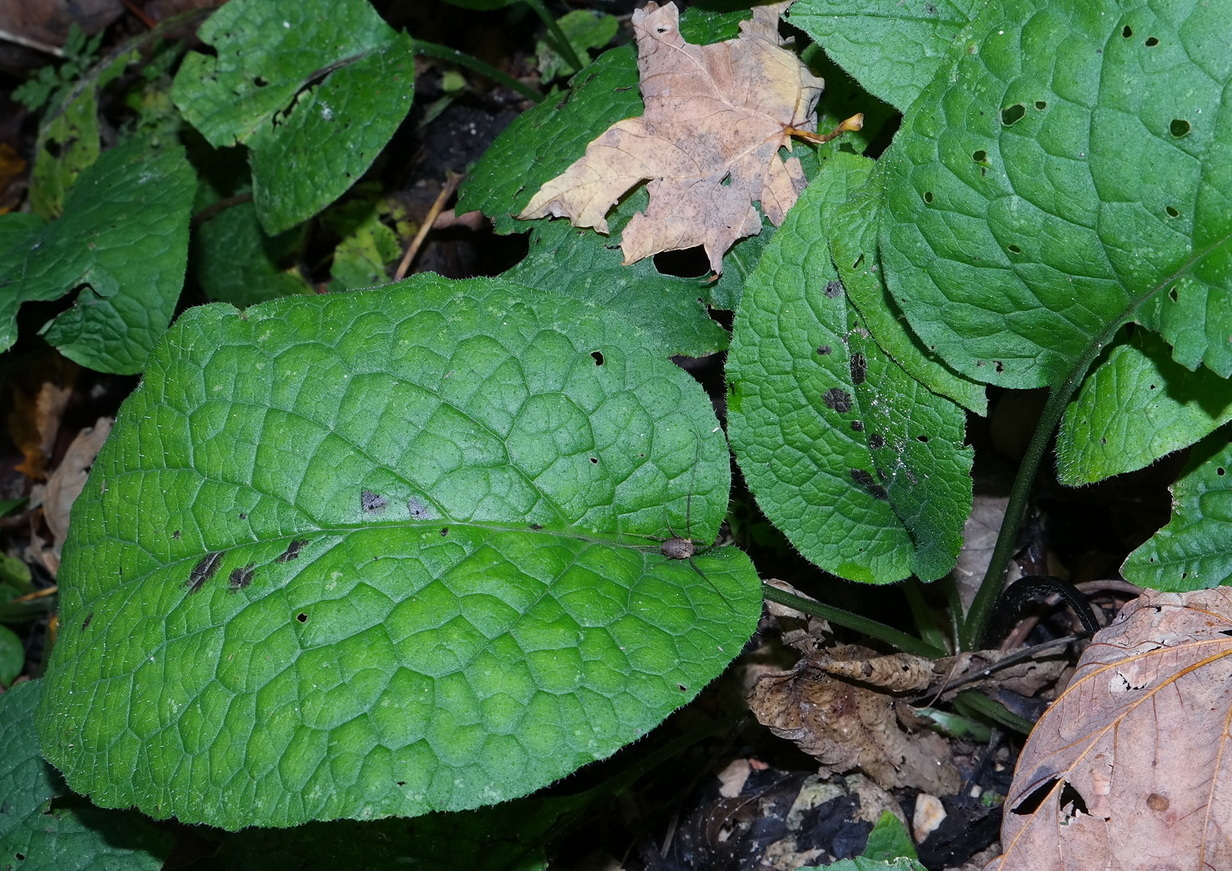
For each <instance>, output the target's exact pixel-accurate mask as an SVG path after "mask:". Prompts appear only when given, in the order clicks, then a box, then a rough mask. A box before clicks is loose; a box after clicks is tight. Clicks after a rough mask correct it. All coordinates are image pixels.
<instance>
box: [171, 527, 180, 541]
mask: <svg viewBox="0 0 1232 871" xmlns="http://www.w3.org/2000/svg"><path fill="white" fill-rule="evenodd" d="M171 537H172V538H174V539H175V540H176V541H179V540H180V531H179V530H178V529H177V530H176V531H175V532H173V533H171Z"/></svg>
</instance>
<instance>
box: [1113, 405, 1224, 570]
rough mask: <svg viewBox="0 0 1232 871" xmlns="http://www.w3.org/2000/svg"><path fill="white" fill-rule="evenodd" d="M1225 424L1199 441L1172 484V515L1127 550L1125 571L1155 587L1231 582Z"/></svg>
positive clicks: (1122, 567) (1122, 568)
mask: <svg viewBox="0 0 1232 871" xmlns="http://www.w3.org/2000/svg"><path fill="white" fill-rule="evenodd" d="M1228 435H1229V433H1228V432H1227V430H1226V428H1225V429H1222V430H1220V431H1218V432H1216V433H1215V434H1213V435H1211V436H1210V437H1209V438H1207V439H1205V440H1203V441H1202V442H1201V443H1199V444H1198V445H1197V446H1196V447H1195V448H1194V450H1193V453H1192V454H1191V455H1190V458H1189V462H1188V463H1187V464H1186V466H1185V469H1184V471H1183V472H1182V473H1181V476H1180V477H1179V478H1178V479H1177V481H1176V483H1175V484H1173V485H1172V518H1171V519H1170V520H1169V521H1168V525H1167V526H1165V527H1164V528H1163V529H1161V530H1159V532H1157V533H1155V535H1154V536H1152V537H1151V538H1150V539H1149V540H1148V541H1147V542H1146V543H1145V544H1143V545H1142V546H1141V547H1140V548H1138V549H1137V550H1136V551H1134V552H1133V553H1131V554H1130V555H1129V558H1128V559H1126V560H1125V564H1124V565H1123V566H1121V573H1122V574H1123V575H1124V576H1125V579H1126V580H1127V581H1129V582H1130V583H1134V584H1139V585H1140V586H1143V587H1150V588H1152V589H1155V590H1169V591H1185V590H1204V589H1207V588H1209V587H1218V586H1226V585H1229V584H1232V444H1230V443H1229V440H1228Z"/></svg>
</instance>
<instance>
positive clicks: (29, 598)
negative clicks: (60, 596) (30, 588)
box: [9, 584, 60, 603]
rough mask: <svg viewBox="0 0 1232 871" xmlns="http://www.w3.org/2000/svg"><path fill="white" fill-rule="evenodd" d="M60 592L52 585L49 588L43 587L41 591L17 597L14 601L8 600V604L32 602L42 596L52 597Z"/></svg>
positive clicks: (58, 588) (56, 586)
mask: <svg viewBox="0 0 1232 871" xmlns="http://www.w3.org/2000/svg"><path fill="white" fill-rule="evenodd" d="M58 592H60V587H59V586H58V585H56V584H52V585H51V586H50V587H43V589H41V590H35V591H34V592H33V593H26V594H25V595H24V596H18V597H17V598H16V599H9V601H10V602H14V603H16V602H33V601H34V600H35V599H41V598H43V597H44V596H54V595H55V594H56V593H58Z"/></svg>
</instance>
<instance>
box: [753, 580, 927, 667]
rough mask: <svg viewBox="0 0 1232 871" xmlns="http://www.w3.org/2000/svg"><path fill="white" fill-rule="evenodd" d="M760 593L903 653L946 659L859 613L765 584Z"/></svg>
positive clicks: (925, 646)
mask: <svg viewBox="0 0 1232 871" xmlns="http://www.w3.org/2000/svg"><path fill="white" fill-rule="evenodd" d="M761 591H762V594H763V595H764V596H765V597H766V598H767V599H769V600H770V601H771V602H778V603H779V604H780V605H786V606H787V607H789V608H795V609H796V610H797V611H803V612H804V613H806V614H812V615H813V616H815V617H822V618H824V619H826V620H829V621H830V622H831V623H837V624H838V625H839V626H845V627H847V628H848V629H854V630H855V631H856V632H863V633H864V634H865V635H867V636H868V637H870V638H876V639H877V640H878V641H884V642H885V643H886V644H889V645H891V646H892V647H897V648H898V649H899V650H901V651H903V652H905V653H914V654H916V655H917V656H924V657H927V658H929V659H937V658H939V657H942V656H945V651H944V650H942V649H940V648H937V647H933V645H931V644H928V643H927V642H924V641H921V640H920V639H918V638H916V637H914V636H911V635H908V634H907V633H906V632H900V631H898V630H897V629H895V628H893V627H891V626H886V625H885V624H884V623H878V622H877V621H876V620H870V619H868V618H867V617H861V616H860V615H859V614H853V613H851V612H850V611H844V610H843V609H842V608H835V607H834V606H833V605H823V604H822V603H821V602H818V601H815V600H813V599H805V598H804V597H803V596H796V595H793V594H792V593H788V592H786V591H784V590H780V589H779V588H778V587H772V586H770V585H769V584H766V583H763V584H762V585H761Z"/></svg>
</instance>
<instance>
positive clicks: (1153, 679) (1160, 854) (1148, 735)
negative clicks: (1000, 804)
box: [985, 588, 1232, 871]
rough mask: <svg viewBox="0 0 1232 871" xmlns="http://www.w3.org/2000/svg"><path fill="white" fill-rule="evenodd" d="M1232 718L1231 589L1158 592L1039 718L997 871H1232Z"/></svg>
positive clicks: (1082, 663) (1120, 620) (1112, 631)
mask: <svg viewBox="0 0 1232 871" xmlns="http://www.w3.org/2000/svg"><path fill="white" fill-rule="evenodd" d="M1230 721H1232V590H1230V589H1227V588H1217V589H1212V590H1199V591H1197V592H1192V593H1160V592H1155V591H1147V592H1146V593H1144V594H1143V595H1142V596H1141V597H1139V598H1138V599H1136V600H1134V601H1133V602H1130V603H1129V604H1128V605H1127V606H1126V607H1125V608H1124V609H1123V610H1122V611H1121V613H1120V615H1119V616H1118V617H1117V619H1116V620H1115V621H1113V623H1112V624H1111V625H1110V626H1108V627H1107V628H1106V629H1103V630H1101V631H1100V632H1099V633H1097V634H1096V635H1095V637H1094V638H1093V639H1092V643H1091V645H1090V647H1088V648H1087V650H1086V651H1085V652H1084V653H1083V655H1082V658H1081V659H1080V660H1079V662H1078V668H1077V670H1076V671H1075V673H1074V677H1073V680H1072V681H1071V682H1070V685H1069V687H1068V689H1066V691H1065V692H1064V693H1063V694H1062V695H1061V696H1060V697H1059V698H1058V699H1057V701H1056V702H1055V703H1053V705H1052V707H1050V708H1049V709H1048V711H1047V712H1046V713H1045V714H1044V716H1043V717H1041V718H1040V720H1039V722H1038V723H1037V724H1036V726H1035V729H1034V730H1033V731H1032V733H1031V737H1030V738H1029V739H1028V741H1027V743H1026V746H1025V747H1024V748H1023V751H1022V755H1021V756H1020V757H1019V761H1018V767H1017V769H1016V771H1015V774H1014V782H1013V785H1012V786H1011V787H1010V792H1009V795H1008V796H1007V798H1006V802H1005V807H1006V813H1005V817H1004V820H1003V822H1002V828H1001V841H1002V854H1001V855H1000V856H998V857H997V858H996V859H994V860H993V861H992V862H990V863H989V864H988V865H987V866H986V868H985V871H1011V869H1031V871H1049V869H1062V868H1064V869H1070V868H1115V869H1118V871H1137V869H1142V871H1146V869H1165V868H1166V869H1177V871H1180V869H1194V871H1198V869H1224V868H1232V798H1229V796H1232V789H1230V786H1232V784H1230V780H1232V742H1230V740H1229V738H1230V729H1232V723H1230Z"/></svg>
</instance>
